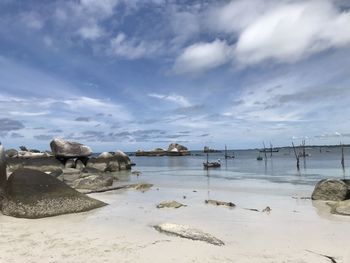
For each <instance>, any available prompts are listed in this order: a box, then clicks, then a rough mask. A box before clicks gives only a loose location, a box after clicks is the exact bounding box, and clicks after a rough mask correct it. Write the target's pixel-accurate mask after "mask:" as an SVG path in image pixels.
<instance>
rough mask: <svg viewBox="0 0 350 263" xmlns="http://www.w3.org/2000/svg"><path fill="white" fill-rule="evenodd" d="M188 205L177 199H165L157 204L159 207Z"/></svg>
mask: <svg viewBox="0 0 350 263" xmlns="http://www.w3.org/2000/svg"><path fill="white" fill-rule="evenodd" d="M182 206H186V205H184V204H181V203H178V202H176V201H163V202H161V203H159V204H158V205H157V208H180V207H182Z"/></svg>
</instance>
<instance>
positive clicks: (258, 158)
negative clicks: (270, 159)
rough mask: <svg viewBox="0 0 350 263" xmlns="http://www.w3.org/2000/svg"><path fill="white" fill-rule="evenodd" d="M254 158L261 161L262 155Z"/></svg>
mask: <svg viewBox="0 0 350 263" xmlns="http://www.w3.org/2000/svg"><path fill="white" fill-rule="evenodd" d="M256 159H257V160H258V161H262V160H263V159H264V158H262V157H261V156H260V155H259V156H258V157H256Z"/></svg>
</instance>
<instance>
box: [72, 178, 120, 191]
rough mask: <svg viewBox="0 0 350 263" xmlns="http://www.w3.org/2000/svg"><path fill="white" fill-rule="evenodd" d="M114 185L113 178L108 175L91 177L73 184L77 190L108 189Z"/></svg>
mask: <svg viewBox="0 0 350 263" xmlns="http://www.w3.org/2000/svg"><path fill="white" fill-rule="evenodd" d="M112 184H113V177H112V176H108V175H90V176H87V177H84V178H80V179H77V180H75V181H74V182H73V187H74V188H77V189H88V190H95V189H100V188H103V187H108V186H111V185H112Z"/></svg>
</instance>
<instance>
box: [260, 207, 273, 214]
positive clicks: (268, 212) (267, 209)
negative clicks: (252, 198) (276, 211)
mask: <svg viewBox="0 0 350 263" xmlns="http://www.w3.org/2000/svg"><path fill="white" fill-rule="evenodd" d="M271 211H272V209H271V208H270V207H269V206H267V207H265V208H264V209H263V210H262V212H264V213H267V214H270V213H271Z"/></svg>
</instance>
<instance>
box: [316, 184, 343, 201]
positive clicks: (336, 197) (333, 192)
mask: <svg viewBox="0 0 350 263" xmlns="http://www.w3.org/2000/svg"><path fill="white" fill-rule="evenodd" d="M348 193H349V190H348V186H347V184H346V183H345V182H343V181H342V180H337V179H325V180H321V181H320V182H318V183H317V184H316V186H315V189H314V191H313V193H312V196H311V198H312V200H324V201H343V200H345V199H346V198H347V197H348Z"/></svg>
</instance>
